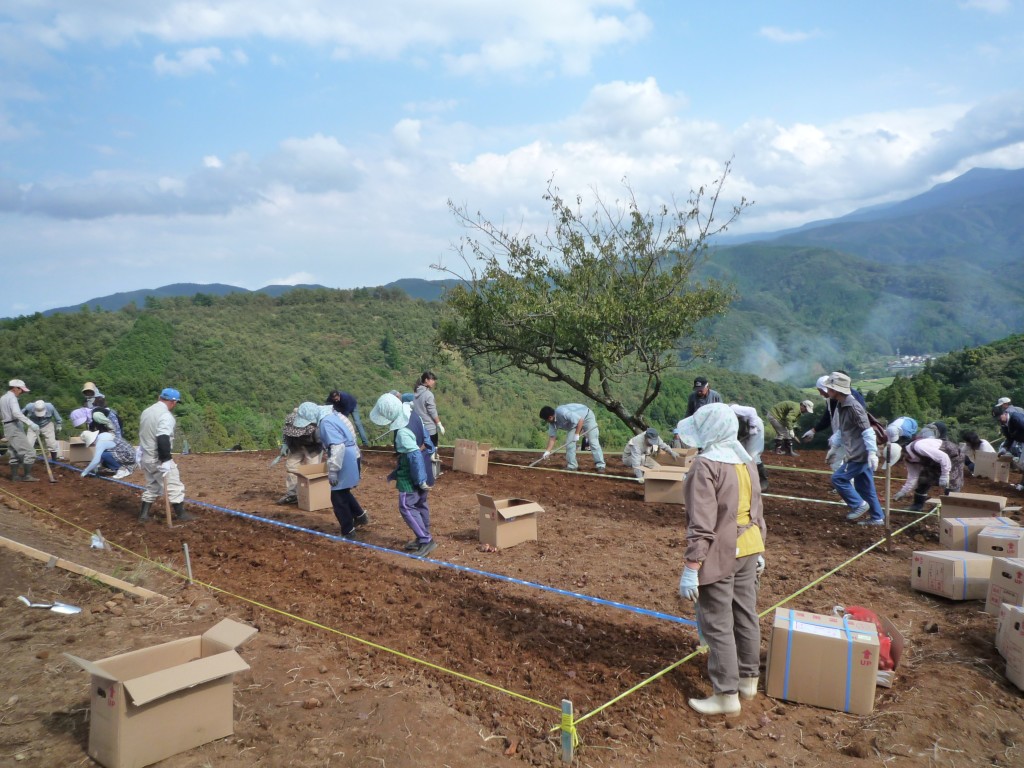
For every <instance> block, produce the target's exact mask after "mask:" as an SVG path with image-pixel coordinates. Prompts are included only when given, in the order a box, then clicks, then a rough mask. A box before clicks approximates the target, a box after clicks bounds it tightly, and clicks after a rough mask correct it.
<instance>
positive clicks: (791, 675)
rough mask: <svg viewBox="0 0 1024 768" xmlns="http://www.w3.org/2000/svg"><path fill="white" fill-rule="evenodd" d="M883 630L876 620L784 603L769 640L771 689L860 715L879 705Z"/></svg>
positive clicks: (780, 696) (777, 693)
mask: <svg viewBox="0 0 1024 768" xmlns="http://www.w3.org/2000/svg"><path fill="white" fill-rule="evenodd" d="M877 672H878V630H877V628H876V627H875V625H874V624H873V623H868V622H865V621H854V620H851V619H844V618H843V617H841V616H826V615H822V614H817V613H807V612H805V611H793V610H789V609H788V608H779V609H777V610H776V611H775V619H774V621H773V623H772V629H771V634H770V635H769V639H768V665H767V679H766V681H765V693H767V694H768V695H769V696H771V697H773V698H776V699H785V700H786V701H793V702H797V703H799V704H810V705H812V706H816V707H825V708H827V709H834V710H838V711H840V712H851V713H853V714H857V715H867V714H870V713H871V711H872V710H873V709H874V706H875V685H876V684H877V679H878V676H877Z"/></svg>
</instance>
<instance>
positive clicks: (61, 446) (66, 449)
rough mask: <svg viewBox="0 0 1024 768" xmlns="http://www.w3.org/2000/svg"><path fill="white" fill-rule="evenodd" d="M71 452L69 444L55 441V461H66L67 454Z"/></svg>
mask: <svg viewBox="0 0 1024 768" xmlns="http://www.w3.org/2000/svg"><path fill="white" fill-rule="evenodd" d="M70 452H71V443H69V442H68V441H67V440H58V441H57V461H66V460H67V457H68V453H70Z"/></svg>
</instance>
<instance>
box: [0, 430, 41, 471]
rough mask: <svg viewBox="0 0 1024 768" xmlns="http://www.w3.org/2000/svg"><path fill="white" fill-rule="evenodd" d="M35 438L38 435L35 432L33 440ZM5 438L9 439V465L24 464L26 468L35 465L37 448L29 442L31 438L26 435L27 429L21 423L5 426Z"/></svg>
mask: <svg viewBox="0 0 1024 768" xmlns="http://www.w3.org/2000/svg"><path fill="white" fill-rule="evenodd" d="M35 436H36V433H35V432H33V433H32V439H33V440H35ZM4 437H6V438H7V463H8V464H24V465H25V466H26V467H30V466H32V465H33V464H35V462H36V449H35V446H34V445H32V443H30V442H29V437H28V435H27V434H26V433H25V429H24V427H22V424H21V422H20V421H16V422H14V423H13V424H4Z"/></svg>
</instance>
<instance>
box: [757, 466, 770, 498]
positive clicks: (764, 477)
mask: <svg viewBox="0 0 1024 768" xmlns="http://www.w3.org/2000/svg"><path fill="white" fill-rule="evenodd" d="M757 476H758V478H759V479H760V480H761V493H764V492H765V491H767V490H768V470H767V469H765V468H764V464H762V463H761V462H760V461H759V462H757Z"/></svg>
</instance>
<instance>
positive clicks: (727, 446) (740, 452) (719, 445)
mask: <svg viewBox="0 0 1024 768" xmlns="http://www.w3.org/2000/svg"><path fill="white" fill-rule="evenodd" d="M738 429H739V420H738V419H737V418H736V414H735V413H733V412H732V408H730V407H729V406H728V405H726V404H725V403H711V404H710V405H705V406H702V407H701V408H698V409H697V412H696V413H695V414H693V416H690V417H689V418H686V419H683V421H682V422H681V425H680V429H679V439H680V440H682V441H683V442H684V443H686V444H687V445H689V446H691V447H693V448H699V449H700V455H701V456H703V457H704V458H706V459H709V460H711V461H720V462H722V463H723V464H745V463H746V462H748V461H752V459H751V457H750V454H749V453H747V451H746V449H745V448H744V447H743V446H742V445H740V441H739V440H737V439H736V431H737V430H738Z"/></svg>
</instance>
